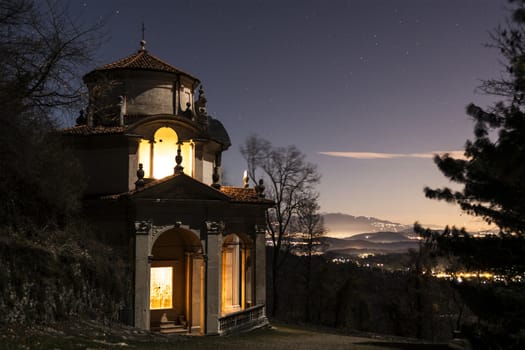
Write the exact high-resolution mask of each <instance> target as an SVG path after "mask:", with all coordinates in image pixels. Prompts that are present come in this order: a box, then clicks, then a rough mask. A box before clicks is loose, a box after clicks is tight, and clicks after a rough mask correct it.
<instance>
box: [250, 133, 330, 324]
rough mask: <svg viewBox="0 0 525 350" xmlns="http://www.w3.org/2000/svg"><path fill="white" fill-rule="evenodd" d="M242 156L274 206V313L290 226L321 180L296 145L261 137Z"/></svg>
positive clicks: (271, 214) (270, 225)
mask: <svg viewBox="0 0 525 350" xmlns="http://www.w3.org/2000/svg"><path fill="white" fill-rule="evenodd" d="M241 153H242V155H243V157H244V159H245V160H246V162H247V165H248V175H249V177H250V179H251V180H252V181H253V183H254V184H257V182H256V179H257V173H260V177H261V178H262V179H264V181H265V183H266V184H267V185H266V193H267V198H269V199H271V200H273V201H274V202H275V205H274V207H273V208H270V209H269V210H268V211H267V215H266V220H267V227H268V234H269V238H270V241H271V245H272V247H273V250H272V251H273V254H272V256H271V261H270V264H271V287H272V291H271V296H272V304H271V310H272V314H273V315H275V314H276V312H277V309H278V305H279V300H278V293H277V291H278V283H279V270H280V266H281V264H282V263H283V261H284V257H285V256H286V254H285V253H286V251H287V249H288V244H287V243H288V239H289V238H290V223H291V221H292V218H293V217H294V215H295V214H296V213H297V210H298V208H299V206H300V204H301V203H302V202H303V201H304V199H305V198H308V197H309V196H310V193H312V191H313V187H314V185H315V184H317V183H318V182H319V180H320V175H319V173H318V172H317V167H316V165H314V164H312V163H309V162H307V161H306V160H305V155H304V154H303V153H302V152H301V151H299V150H298V149H297V147H295V146H288V147H274V146H272V145H271V143H270V142H269V141H267V140H265V139H262V138H260V137H258V136H255V135H252V136H250V137H249V138H248V139H247V140H246V141H245V143H244V144H243V145H241Z"/></svg>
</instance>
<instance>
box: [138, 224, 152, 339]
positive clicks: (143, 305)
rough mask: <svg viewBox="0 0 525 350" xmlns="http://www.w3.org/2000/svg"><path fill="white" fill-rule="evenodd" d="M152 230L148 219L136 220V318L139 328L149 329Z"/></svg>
mask: <svg viewBox="0 0 525 350" xmlns="http://www.w3.org/2000/svg"><path fill="white" fill-rule="evenodd" d="M150 231H151V224H150V223H149V222H147V221H136V222H135V320H134V325H135V327H137V328H141V329H149V327H150V310H149V303H150V300H149V292H150V258H149V254H150V251H151V247H150Z"/></svg>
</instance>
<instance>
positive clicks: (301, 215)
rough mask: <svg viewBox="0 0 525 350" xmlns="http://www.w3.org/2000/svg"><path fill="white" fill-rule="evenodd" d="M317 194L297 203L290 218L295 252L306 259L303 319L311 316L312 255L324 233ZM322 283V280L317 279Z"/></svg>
mask: <svg viewBox="0 0 525 350" xmlns="http://www.w3.org/2000/svg"><path fill="white" fill-rule="evenodd" d="M317 202H318V195H317V194H311V195H310V196H307V197H306V198H304V199H303V200H302V201H301V202H300V203H298V205H297V210H296V214H295V217H294V218H293V220H292V229H291V230H292V232H294V245H293V247H292V249H293V252H294V253H295V254H299V255H302V256H303V255H304V257H305V259H306V270H305V273H304V285H305V292H306V300H305V320H306V321H309V320H310V318H311V310H310V309H311V308H310V306H311V303H312V300H311V296H312V295H313V289H314V288H315V286H314V283H313V279H312V256H313V255H314V254H315V253H316V252H320V248H321V247H322V241H321V237H322V236H323V235H324V234H325V233H326V230H325V228H324V220H323V216H322V215H321V214H320V213H319V209H320V207H319V204H318V203H317ZM319 283H322V281H319Z"/></svg>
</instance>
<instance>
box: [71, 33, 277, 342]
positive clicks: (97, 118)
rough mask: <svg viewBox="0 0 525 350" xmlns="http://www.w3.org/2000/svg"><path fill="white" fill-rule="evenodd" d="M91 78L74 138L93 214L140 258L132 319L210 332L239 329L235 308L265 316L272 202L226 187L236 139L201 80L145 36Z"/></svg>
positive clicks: (133, 258)
mask: <svg viewBox="0 0 525 350" xmlns="http://www.w3.org/2000/svg"><path fill="white" fill-rule="evenodd" d="M143 44H144V43H143ZM84 81H85V83H86V84H87V86H88V89H89V92H90V102H89V106H88V108H87V111H86V112H85V113H82V114H81V115H80V117H79V118H78V120H77V122H78V125H77V126H75V127H73V128H70V129H66V130H64V131H63V137H64V139H65V140H66V143H67V144H68V145H69V146H70V147H71V149H72V150H73V151H74V152H75V153H76V155H77V156H78V159H79V160H80V162H81V164H82V166H83V167H84V170H85V173H86V174H87V176H88V184H87V188H86V193H85V195H86V196H85V202H84V208H85V209H84V211H85V215H86V216H87V217H88V218H90V219H91V221H92V223H93V225H94V226H95V227H96V229H97V230H98V232H99V236H100V237H101V239H102V240H103V241H104V242H106V243H107V244H111V245H113V246H114V247H115V248H116V250H117V251H120V252H123V254H124V255H125V256H127V257H128V261H129V262H130V266H132V268H131V270H132V272H131V273H132V274H133V276H130V277H131V279H132V280H133V281H134V291H133V292H132V298H131V299H132V300H131V301H130V304H132V305H129V308H130V310H132V314H133V316H132V317H130V320H131V323H132V324H133V325H134V326H136V327H139V328H143V329H151V330H158V331H161V332H192V333H200V334H226V333H229V332H230V331H234V329H230V328H231V326H225V325H230V324H234V323H235V324H236V325H237V324H239V325H241V324H240V323H238V322H237V321H235V322H229V321H228V320H229V319H228V317H230V316H231V317H236V319H249V320H251V321H249V322H248V323H245V324H242V328H243V329H248V328H250V327H253V326H260V325H262V324H265V323H266V322H267V321H266V317H265V315H264V304H265V239H264V236H265V229H264V227H265V226H264V225H265V211H266V209H267V208H268V207H269V206H271V205H272V202H271V201H268V200H266V199H265V198H264V195H263V194H261V193H257V192H256V191H255V190H254V189H251V188H236V187H225V186H221V183H220V178H221V155H222V152H223V151H225V150H226V149H228V148H229V146H230V140H229V137H228V134H227V132H226V130H225V129H224V127H223V126H222V124H221V123H220V122H219V121H218V120H216V119H214V118H213V117H211V116H209V115H208V114H207V111H206V97H205V95H204V91H202V89H200V90H199V91H198V97H195V91H196V89H197V88H198V87H199V84H200V81H199V80H198V79H197V78H195V77H193V76H191V75H190V74H187V73H185V72H183V71H181V70H179V69H177V68H175V67H173V66H171V65H169V64H167V63H165V62H164V61H162V60H160V59H158V58H157V57H155V56H153V55H151V54H149V53H148V52H147V51H146V50H145V48H144V45H143V46H142V48H141V49H140V50H139V51H138V52H137V53H135V54H133V55H130V56H128V57H125V58H123V59H121V60H118V61H116V62H114V63H110V64H108V65H105V66H103V67H100V68H97V69H95V70H94V71H92V72H90V73H88V74H87V75H86V76H85V78H84ZM243 313H249V314H250V315H249V317H244V318H243V317H242V315H243ZM239 315H240V316H239ZM254 315H256V316H254ZM254 317H255V318H256V320H255V321H254ZM232 320H233V318H232ZM250 322H251V323H250ZM225 327H226V328H225ZM234 328H235V327H234Z"/></svg>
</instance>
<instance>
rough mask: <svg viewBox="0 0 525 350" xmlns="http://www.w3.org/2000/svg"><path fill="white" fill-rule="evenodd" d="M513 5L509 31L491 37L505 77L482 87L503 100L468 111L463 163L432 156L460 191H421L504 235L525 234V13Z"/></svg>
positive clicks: (519, 6)
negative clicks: (470, 129)
mask: <svg viewBox="0 0 525 350" xmlns="http://www.w3.org/2000/svg"><path fill="white" fill-rule="evenodd" d="M517 6H518V7H517V9H516V11H515V12H514V17H513V19H514V21H513V22H512V24H510V25H509V27H510V28H508V29H502V28H499V29H497V30H496V32H495V33H494V35H493V38H494V46H495V47H497V48H498V49H499V50H500V52H501V53H502V55H503V56H504V58H505V59H506V60H507V64H506V67H505V68H506V72H507V75H506V77H504V78H502V79H499V80H488V81H486V82H485V83H484V84H483V85H482V87H481V88H482V90H483V91H485V92H487V93H491V94H495V95H498V96H501V97H502V99H503V100H502V101H500V102H498V103H496V104H495V105H494V106H493V107H490V108H487V109H483V108H480V107H479V106H476V105H474V104H470V105H469V106H468V107H467V114H468V115H469V116H471V117H472V118H473V120H474V121H475V127H474V139H473V140H468V141H467V142H466V145H465V159H456V158H453V157H451V156H449V155H443V156H436V157H435V162H436V164H437V166H438V167H439V169H440V170H441V172H442V173H443V174H444V175H445V176H446V177H447V178H449V179H450V180H451V181H453V182H456V183H458V184H460V185H462V186H463V189H462V190H461V191H453V190H451V189H450V188H441V189H430V188H425V195H426V196H427V197H428V198H432V199H438V200H445V201H447V202H452V203H456V204H458V205H459V206H460V207H461V209H463V210H464V211H465V212H467V213H469V214H472V215H476V216H479V217H482V218H483V219H484V220H485V221H486V222H488V223H494V224H496V225H497V226H498V227H499V228H500V229H501V231H502V232H504V233H513V234H519V235H525V181H523V180H524V179H525V26H524V24H525V9H524V3H523V1H519V2H518V4H517Z"/></svg>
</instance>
